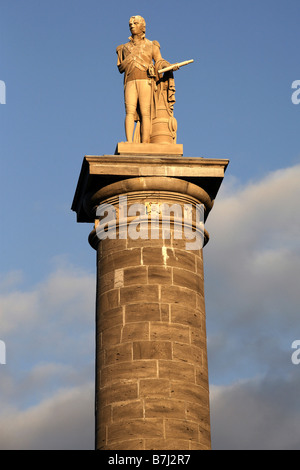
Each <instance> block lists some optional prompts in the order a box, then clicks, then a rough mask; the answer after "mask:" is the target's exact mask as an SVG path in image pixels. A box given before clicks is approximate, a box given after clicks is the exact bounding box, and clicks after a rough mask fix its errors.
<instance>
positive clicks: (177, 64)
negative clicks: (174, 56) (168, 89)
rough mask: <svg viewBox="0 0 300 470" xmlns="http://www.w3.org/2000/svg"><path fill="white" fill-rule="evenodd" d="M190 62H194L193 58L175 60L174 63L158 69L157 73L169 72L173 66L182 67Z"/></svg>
mask: <svg viewBox="0 0 300 470" xmlns="http://www.w3.org/2000/svg"><path fill="white" fill-rule="evenodd" d="M192 62H194V59H191V60H185V61H184V62H177V63H176V64H172V65H168V67H165V68H164V69H160V70H159V71H158V73H165V72H169V71H170V70H173V69H174V68H175V67H176V68H177V67H178V68H179V67H182V66H183V65H188V64H191V63H192Z"/></svg>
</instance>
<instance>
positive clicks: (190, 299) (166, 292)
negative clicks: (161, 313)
mask: <svg viewBox="0 0 300 470" xmlns="http://www.w3.org/2000/svg"><path fill="white" fill-rule="evenodd" d="M161 301H162V302H163V303H170V304H179V305H184V306H185V307H186V308H191V309H195V308H196V293H194V292H192V291H191V290H190V289H187V288H185V287H179V286H162V288H161Z"/></svg>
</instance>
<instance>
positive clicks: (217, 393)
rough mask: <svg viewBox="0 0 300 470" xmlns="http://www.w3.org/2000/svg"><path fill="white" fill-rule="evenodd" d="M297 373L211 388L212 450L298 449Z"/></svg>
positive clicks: (299, 429) (299, 435)
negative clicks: (284, 376) (283, 377)
mask: <svg viewBox="0 0 300 470" xmlns="http://www.w3.org/2000/svg"><path fill="white" fill-rule="evenodd" d="M298 374H299V373H297V371H296V372H295V373H294V374H293V375H292V376H291V377H289V378H288V379H279V378H277V379H272V378H270V377H264V378H254V379H252V380H245V381H241V382H237V383H234V384H231V385H229V386H218V387H212V388H211V426H212V447H213V449H215V450H217V449H227V450H228V449H232V450H289V449H300V432H299V431H300V425H299V422H300V409H299V406H298V399H299V392H298V390H299V379H298V377H299V376H298Z"/></svg>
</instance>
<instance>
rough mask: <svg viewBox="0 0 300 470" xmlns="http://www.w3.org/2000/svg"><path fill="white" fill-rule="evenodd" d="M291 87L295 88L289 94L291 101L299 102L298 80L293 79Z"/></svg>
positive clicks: (299, 85)
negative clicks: (290, 94)
mask: <svg viewBox="0 0 300 470" xmlns="http://www.w3.org/2000/svg"><path fill="white" fill-rule="evenodd" d="M292 89H293V90H295V91H294V92H293V93H292V96H291V100H292V103H293V104H299V103H300V80H294V81H293V83H292Z"/></svg>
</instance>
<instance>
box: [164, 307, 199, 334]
mask: <svg viewBox="0 0 300 470" xmlns="http://www.w3.org/2000/svg"><path fill="white" fill-rule="evenodd" d="M202 318H203V312H201V311H200V310H196V309H195V308H187V306H186V305H185V304H183V303H182V304H173V305H171V322H172V323H180V324H182V325H188V326H191V327H194V328H195V329H197V328H201V326H202Z"/></svg>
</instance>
